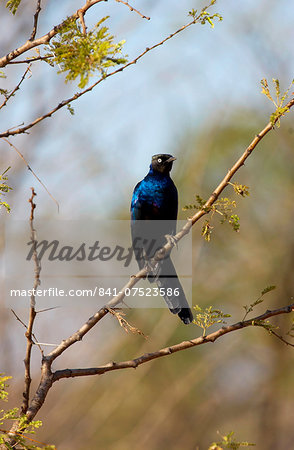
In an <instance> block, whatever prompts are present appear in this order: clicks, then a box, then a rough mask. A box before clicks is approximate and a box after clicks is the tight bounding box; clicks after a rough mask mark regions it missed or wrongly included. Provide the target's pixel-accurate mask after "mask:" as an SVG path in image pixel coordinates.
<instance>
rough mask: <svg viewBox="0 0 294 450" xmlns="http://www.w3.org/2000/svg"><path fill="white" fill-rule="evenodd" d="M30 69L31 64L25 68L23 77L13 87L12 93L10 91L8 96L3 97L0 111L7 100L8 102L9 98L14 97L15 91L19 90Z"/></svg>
mask: <svg viewBox="0 0 294 450" xmlns="http://www.w3.org/2000/svg"><path fill="white" fill-rule="evenodd" d="M30 69H31V64H30V65H29V66H28V67H27V68H26V70H25V72H24V74H23V76H22V77H21V79H20V81H19V82H18V84H17V85H16V86H15V88H14V89H13V91H11V92H10V94H9V95H7V97H5V99H4V101H3V103H2V104H1V105H0V109H2V108H3V107H4V106H6V104H7V102H8V100H9V99H10V98H11V97H13V96H14V94H15V93H16V91H18V90H19V88H20V85H21V84H22V82H23V81H24V79H25V77H26V75H27V73H28V72H30Z"/></svg>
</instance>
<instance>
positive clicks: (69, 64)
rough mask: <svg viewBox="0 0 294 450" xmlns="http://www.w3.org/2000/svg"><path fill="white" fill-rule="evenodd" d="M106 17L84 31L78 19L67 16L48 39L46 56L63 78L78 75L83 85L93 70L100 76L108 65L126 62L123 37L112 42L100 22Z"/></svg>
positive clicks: (69, 78)
mask: <svg viewBox="0 0 294 450" xmlns="http://www.w3.org/2000/svg"><path fill="white" fill-rule="evenodd" d="M108 17H109V16H107V17H104V18H103V19H101V20H100V21H99V22H98V23H97V24H96V25H95V26H94V28H93V29H92V30H90V31H89V32H87V33H86V34H84V33H83V32H82V30H81V26H80V24H79V22H76V20H73V19H67V20H66V21H65V22H64V24H63V26H62V28H61V29H60V31H59V33H58V35H57V37H56V38H54V39H53V40H52V41H51V44H50V46H49V48H50V52H49V53H48V54H46V55H45V56H46V57H47V58H48V61H49V60H50V62H51V64H52V63H53V64H57V65H58V67H59V71H58V73H66V78H65V80H66V82H68V81H73V80H75V79H76V78H79V79H80V81H79V84H78V86H79V87H80V88H81V89H83V88H84V87H85V86H86V84H87V83H88V82H89V78H90V77H91V76H93V75H94V73H95V72H96V71H99V72H100V74H101V75H102V77H103V76H105V75H106V72H107V69H108V68H110V67H113V66H118V65H121V64H125V63H126V62H127V59H126V56H123V55H122V48H123V45H124V43H125V41H120V42H118V43H114V37H113V36H112V35H110V34H109V30H108V28H107V27H106V26H105V25H103V23H104V22H105V21H106V20H107V19H108Z"/></svg>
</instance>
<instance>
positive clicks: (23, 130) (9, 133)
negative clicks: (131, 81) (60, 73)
mask: <svg viewBox="0 0 294 450" xmlns="http://www.w3.org/2000/svg"><path fill="white" fill-rule="evenodd" d="M100 1H101V0H100ZM197 20H198V18H195V19H193V20H192V21H191V22H189V23H187V24H186V25H183V26H182V27H181V28H179V29H178V30H176V31H175V32H174V33H171V34H170V35H169V36H167V37H166V38H165V39H163V40H162V41H160V42H158V43H157V44H154V45H153V46H152V47H147V48H146V49H145V50H144V51H143V52H142V53H140V55H138V56H137V57H136V58H135V59H133V60H132V61H130V62H128V63H127V64H125V65H124V66H121V67H120V68H118V69H116V70H114V71H113V72H110V73H107V74H103V76H102V77H101V78H99V79H98V80H97V81H96V82H95V83H93V84H92V85H91V86H89V87H88V88H86V89H84V90H83V91H80V92H77V93H76V94H74V95H73V96H72V97H70V98H68V99H66V100H63V101H62V102H60V103H59V104H58V105H57V106H56V107H55V108H53V109H51V111H49V112H47V113H46V114H43V115H42V116H40V117H38V118H37V119H35V120H33V121H32V122H31V123H29V124H27V125H25V126H22V127H20V128H17V129H9V130H7V131H5V132H4V133H0V138H1V137H8V136H14V135H16V134H21V133H26V132H27V130H29V129H30V128H32V127H33V126H35V125H37V124H38V123H40V122H42V121H43V120H44V119H47V118H48V117H52V115H53V114H55V113H56V112H57V111H59V110H60V109H61V108H63V107H64V106H66V105H68V104H69V103H72V102H74V101H75V100H77V99H78V98H80V97H81V96H82V95H85V94H86V93H88V92H90V91H92V89H94V88H95V87H96V86H98V84H100V83H101V82H102V81H104V80H105V79H106V78H109V77H111V76H113V75H116V74H118V73H119V72H123V71H124V70H125V69H126V68H127V67H130V66H132V65H134V64H136V63H137V62H138V61H139V60H140V59H141V58H143V57H144V56H145V55H146V54H147V53H149V52H150V51H152V50H154V49H155V48H157V47H159V46H160V45H163V44H164V43H165V42H167V41H169V40H170V39H172V38H173V37H174V36H176V35H177V34H179V33H181V32H182V31H184V30H185V29H187V28H189V27H191V26H192V25H194V24H196V23H197ZM0 62H1V59H0ZM0 67H1V64H0ZM293 101H294V100H293Z"/></svg>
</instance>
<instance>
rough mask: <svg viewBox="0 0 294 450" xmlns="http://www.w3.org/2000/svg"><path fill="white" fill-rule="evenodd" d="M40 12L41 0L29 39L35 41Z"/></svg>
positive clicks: (38, 1)
mask: <svg viewBox="0 0 294 450" xmlns="http://www.w3.org/2000/svg"><path fill="white" fill-rule="evenodd" d="M40 12H41V0H37V6H36V12H35V14H34V26H33V31H32V34H31V37H30V39H29V41H33V40H34V39H35V37H36V34H37V28H38V19H39V14H40Z"/></svg>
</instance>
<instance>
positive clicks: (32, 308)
mask: <svg viewBox="0 0 294 450" xmlns="http://www.w3.org/2000/svg"><path fill="white" fill-rule="evenodd" d="M31 190H32V196H31V198H30V199H29V202H30V204H31V215H30V228H31V240H32V242H33V249H34V253H33V259H34V263H35V278H34V287H33V291H32V295H31V305H30V315H29V322H28V326H27V331H26V333H25V336H26V338H27V348H26V354H25V359H24V365H25V387H24V392H23V402H22V405H21V411H22V414H26V412H27V410H28V405H29V398H30V386H31V381H32V379H31V367H30V366H31V354H32V346H33V340H32V335H33V326H34V320H35V317H36V310H35V305H36V301H35V295H34V292H35V291H36V289H37V287H38V286H39V284H40V271H41V265H40V261H39V259H38V255H37V247H36V246H37V240H36V231H35V229H34V210H35V208H36V204H35V203H34V197H35V196H36V195H37V194H36V193H35V190H34V188H31Z"/></svg>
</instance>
